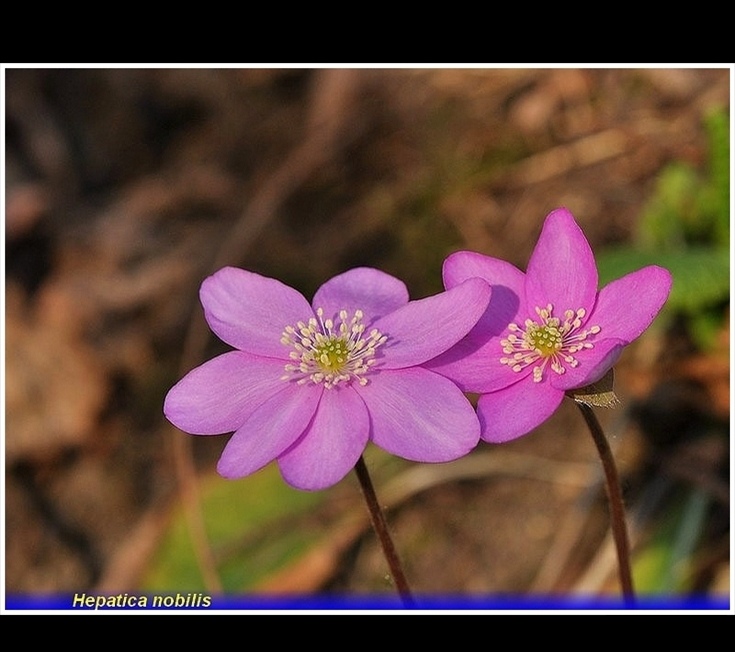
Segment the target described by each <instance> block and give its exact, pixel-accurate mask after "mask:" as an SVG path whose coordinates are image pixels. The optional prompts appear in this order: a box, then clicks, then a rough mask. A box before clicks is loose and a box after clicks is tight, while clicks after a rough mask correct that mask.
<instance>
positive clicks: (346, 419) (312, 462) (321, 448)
mask: <svg viewBox="0 0 735 652" xmlns="http://www.w3.org/2000/svg"><path fill="white" fill-rule="evenodd" d="M369 434H370V419H369V417H368V412H367V408H366V407H365V403H363V401H362V399H361V398H360V397H359V396H358V394H357V393H356V392H355V390H354V389H352V388H351V387H336V388H333V389H331V390H325V391H324V393H323V394H322V399H321V401H320V403H319V407H318V408H317V410H316V414H315V415H314V420H313V421H312V422H311V425H310V426H309V427H308V428H307V430H306V432H305V433H304V435H303V436H302V437H301V438H300V439H299V440H298V441H297V442H296V443H295V444H294V445H293V446H292V447H291V448H289V449H288V450H287V451H286V452H285V453H283V454H282V455H281V456H280V457H279V458H278V466H279V467H280V469H281V474H282V475H283V479H284V480H285V481H286V482H288V484H290V485H291V486H293V487H296V488H298V489H304V490H307V491H316V490H318V489H325V488H326V487H330V486H332V485H334V484H337V483H338V482H339V481H340V480H341V479H342V478H344V477H345V475H347V473H349V471H351V470H352V469H353V468H354V466H355V464H356V463H357V460H358V459H359V458H360V455H362V453H363V451H364V450H365V446H366V445H367V442H368V436H369Z"/></svg>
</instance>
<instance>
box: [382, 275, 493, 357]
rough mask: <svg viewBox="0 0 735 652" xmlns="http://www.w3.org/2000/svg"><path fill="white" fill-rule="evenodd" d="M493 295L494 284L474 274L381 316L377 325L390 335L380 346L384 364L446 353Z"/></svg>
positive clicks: (470, 326) (481, 312)
mask: <svg viewBox="0 0 735 652" xmlns="http://www.w3.org/2000/svg"><path fill="white" fill-rule="evenodd" d="M489 298H490V286H489V285H488V284H487V283H485V282H484V281H483V280H481V279H478V278H471V279H468V280H466V281H464V282H463V283H461V284H460V285H457V286H456V287H454V288H452V289H451V290H446V291H444V292H440V293H439V294H435V295H434V296H432V297H427V298H425V299H419V300H417V301H411V302H410V303H408V304H406V305H405V306H403V307H402V308H399V309H398V310H396V311H394V312H392V313H390V314H389V315H386V316H385V317H383V318H381V319H379V320H378V321H376V322H375V324H374V326H375V328H377V329H378V330H379V331H380V332H381V333H382V334H383V335H385V336H387V338H388V340H387V341H386V343H385V344H383V345H382V346H381V347H380V349H379V350H378V351H379V355H381V354H382V357H381V358H380V366H381V368H383V369H401V368H404V367H410V366H414V365H418V364H421V363H422V362H426V361H427V360H430V359H431V358H434V357H436V356H437V355H439V354H440V353H443V352H444V351H446V350H447V349H448V348H449V347H450V346H452V345H453V344H456V343H457V342H458V341H459V340H460V339H461V338H462V337H464V336H465V335H466V334H467V333H468V332H469V331H470V330H471V329H472V327H473V326H474V325H475V324H476V323H477V320H478V319H479V318H480V317H481V316H482V314H483V313H484V312H485V308H486V307H487V304H488V300H489Z"/></svg>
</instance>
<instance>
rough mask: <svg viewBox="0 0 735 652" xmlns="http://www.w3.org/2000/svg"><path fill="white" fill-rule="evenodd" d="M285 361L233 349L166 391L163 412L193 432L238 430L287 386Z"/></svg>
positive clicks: (181, 427)
mask: <svg viewBox="0 0 735 652" xmlns="http://www.w3.org/2000/svg"><path fill="white" fill-rule="evenodd" d="M283 364H284V363H283V362H282V361H280V360H274V359H271V358H260V357H258V356H254V355H251V354H249V353H243V352H242V351H230V352H229V353H224V354H222V355H220V356H218V357H216V358H213V359H212V360H209V361H207V362H205V363H204V364H202V365H201V366H199V367H196V368H195V369H192V370H191V371H190V372H189V373H188V374H186V376H184V377H183V378H182V379H181V380H180V381H179V382H178V383H176V384H175V385H174V386H173V387H172V388H171V389H170V390H169V392H168V394H167V395H166V399H165V400H164V403H163V413H164V414H165V415H166V418H167V419H168V420H169V421H170V422H171V423H173V424H174V425H175V426H176V427H177V428H180V429H181V430H183V431H184V432H188V433H190V434H193V435H216V434H221V433H225V432H232V431H234V430H237V429H238V428H239V427H240V426H241V425H242V424H243V423H244V421H245V420H246V419H247V417H248V416H249V415H250V414H251V413H252V412H253V411H254V410H255V409H256V408H257V407H258V406H259V405H260V404H261V403H264V402H265V401H266V400H267V399H268V398H270V397H271V396H273V395H274V394H277V393H278V392H279V391H280V390H281V389H283V387H284V385H285V383H284V381H283V380H280V378H281V376H282V375H283Z"/></svg>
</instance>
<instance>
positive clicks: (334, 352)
mask: <svg viewBox="0 0 735 652" xmlns="http://www.w3.org/2000/svg"><path fill="white" fill-rule="evenodd" d="M314 353H315V358H316V361H317V363H318V364H319V366H320V367H321V368H322V369H323V370H324V371H326V372H339V371H340V370H341V369H342V367H344V364H345V362H346V361H347V355H348V351H347V344H346V343H345V341H344V340H343V339H341V338H339V337H334V336H332V337H330V338H329V339H328V340H327V341H326V342H324V343H323V344H321V345H317V347H316V349H315V351H314Z"/></svg>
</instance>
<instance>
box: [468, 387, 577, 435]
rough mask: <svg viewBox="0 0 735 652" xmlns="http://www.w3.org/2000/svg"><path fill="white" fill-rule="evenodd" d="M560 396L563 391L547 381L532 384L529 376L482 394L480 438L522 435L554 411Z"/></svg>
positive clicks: (479, 404)
mask: <svg viewBox="0 0 735 652" xmlns="http://www.w3.org/2000/svg"><path fill="white" fill-rule="evenodd" d="M563 398H564V392H562V391H561V390H558V389H554V388H553V387H552V386H551V385H550V384H549V382H548V380H546V379H544V380H543V381H542V382H540V383H534V382H533V379H532V377H531V376H528V377H526V378H525V379H524V380H521V381H519V382H517V383H515V384H514V385H509V386H508V387H506V388H505V389H501V390H498V391H497V392H490V393H489V394H483V395H482V396H480V398H479V399H478V401H477V416H478V418H479V420H480V426H481V428H482V433H481V434H480V437H481V438H482V439H483V440H484V441H487V442H490V443H491V444H500V443H503V442H506V441H510V440H512V439H517V438H518V437H522V436H523V435H526V434H528V433H529V432H531V430H533V429H534V428H535V427H536V426H538V425H540V424H541V423H543V422H544V421H546V419H548V418H549V417H550V416H551V415H552V414H554V412H556V409H557V408H558V407H559V405H560V404H561V401H562V399H563Z"/></svg>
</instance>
